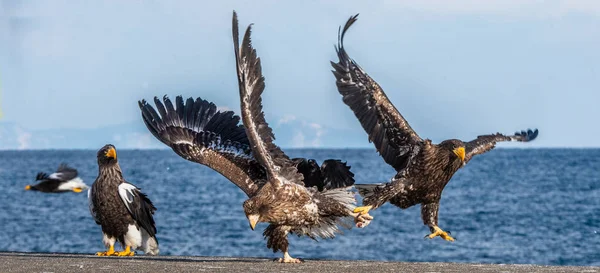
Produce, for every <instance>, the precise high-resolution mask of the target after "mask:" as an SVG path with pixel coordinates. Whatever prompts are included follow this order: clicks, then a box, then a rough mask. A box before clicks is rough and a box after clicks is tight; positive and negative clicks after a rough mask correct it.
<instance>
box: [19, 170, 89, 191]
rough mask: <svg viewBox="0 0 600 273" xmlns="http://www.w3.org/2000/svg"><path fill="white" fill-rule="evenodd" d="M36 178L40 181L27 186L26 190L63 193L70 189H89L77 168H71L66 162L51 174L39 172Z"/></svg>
mask: <svg viewBox="0 0 600 273" xmlns="http://www.w3.org/2000/svg"><path fill="white" fill-rule="evenodd" d="M35 180H36V181H40V182H39V183H37V184H35V185H27V186H25V190H26V191H28V190H32V191H41V192H49V193H63V192H70V191H72V192H82V191H83V190H86V189H88V186H87V185H86V184H85V183H83V180H81V178H79V177H78V173H77V169H74V168H71V167H69V166H68V165H67V164H65V163H62V164H60V165H59V166H58V169H57V170H56V172H55V173H52V174H50V175H48V174H47V173H45V172H39V173H38V174H37V175H36V177H35Z"/></svg>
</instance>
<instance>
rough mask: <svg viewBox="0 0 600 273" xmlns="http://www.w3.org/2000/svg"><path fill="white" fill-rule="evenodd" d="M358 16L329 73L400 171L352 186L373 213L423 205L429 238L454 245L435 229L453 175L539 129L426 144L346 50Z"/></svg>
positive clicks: (379, 147) (341, 38)
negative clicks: (479, 157)
mask: <svg viewBox="0 0 600 273" xmlns="http://www.w3.org/2000/svg"><path fill="white" fill-rule="evenodd" d="M357 16H358V14H357V15H355V16H352V17H350V19H349V20H348V22H347V23H346V25H345V26H344V28H343V30H342V31H341V33H338V45H337V47H336V51H337V54H338V58H339V62H338V63H334V62H331V64H332V66H333V68H334V70H333V74H334V75H335V78H336V84H337V88H338V91H339V93H340V94H341V95H342V97H343V101H344V103H345V104H347V105H348V106H349V107H350V109H352V111H353V112H354V114H355V116H356V117H357V118H358V120H359V121H360V123H361V125H362V127H363V129H364V130H365V131H366V132H367V134H368V135H369V141H370V142H373V143H374V144H375V148H376V149H377V151H378V152H379V154H380V155H381V157H383V159H384V161H385V162H386V163H388V164H390V165H391V166H392V167H394V169H395V170H396V171H397V172H398V173H397V174H396V176H394V178H392V180H391V182H389V183H386V184H383V185H381V184H380V185H355V187H356V188H357V189H358V191H359V193H360V195H361V196H363V197H364V200H363V206H372V207H373V208H377V207H379V206H381V205H383V204H384V203H385V202H388V201H389V202H390V203H391V204H393V205H395V206H398V207H400V208H402V209H406V208H408V207H411V206H413V205H416V204H421V217H422V219H423V223H424V224H425V225H427V226H429V229H430V231H431V234H429V235H428V236H427V237H429V238H434V237H436V236H441V237H442V238H443V239H445V240H448V241H453V240H454V239H453V238H452V237H451V236H450V235H449V234H448V233H447V232H445V231H443V230H442V229H440V228H439V227H438V209H439V206H440V198H441V196H442V191H443V189H444V187H445V186H446V184H447V183H448V181H449V180H450V179H451V178H452V175H454V173H455V172H456V171H458V169H460V168H461V167H462V166H464V165H465V164H466V163H467V162H469V160H471V158H473V156H475V155H478V154H483V153H485V152H487V151H489V150H491V149H493V148H494V146H495V145H496V142H500V141H520V142H527V141H531V140H533V139H535V138H536V137H537V135H538V130H537V129H536V130H534V131H532V130H528V131H522V132H517V133H515V135H509V136H506V135H502V134H500V133H496V134H491V135H483V136H479V137H477V138H476V139H474V140H472V141H469V142H463V141H461V140H458V139H450V140H445V141H442V142H441V143H439V144H433V143H431V141H430V140H429V139H422V138H421V137H419V135H417V133H416V132H415V131H413V129H412V128H411V127H410V125H409V124H408V122H407V121H406V120H405V119H404V118H403V117H402V115H401V114H400V113H399V112H398V110H396V108H395V107H394V105H393V104H392V103H391V102H390V101H389V100H388V98H387V96H386V95H385V93H384V92H383V89H381V87H380V86H379V85H378V84H377V83H376V82H375V81H374V80H373V79H371V77H369V76H368V75H367V73H365V72H364V70H363V69H362V68H361V67H360V66H358V64H357V63H356V62H354V60H352V59H351V58H350V57H349V56H348V54H347V53H346V51H345V50H344V44H343V42H344V34H345V33H346V31H347V30H348V28H350V26H351V25H352V24H353V23H354V22H355V21H356V20H357V19H356V17H357ZM340 29H341V27H340Z"/></svg>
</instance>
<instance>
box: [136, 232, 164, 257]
mask: <svg viewBox="0 0 600 273" xmlns="http://www.w3.org/2000/svg"><path fill="white" fill-rule="evenodd" d="M140 230H141V231H142V246H141V247H140V249H141V250H142V251H144V254H146V255H158V252H159V249H158V241H157V240H156V237H151V236H150V234H148V232H146V230H145V229H143V228H140Z"/></svg>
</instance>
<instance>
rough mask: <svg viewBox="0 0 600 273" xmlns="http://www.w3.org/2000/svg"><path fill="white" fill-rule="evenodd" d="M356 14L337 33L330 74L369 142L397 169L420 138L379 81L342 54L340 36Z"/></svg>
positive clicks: (412, 150) (404, 164)
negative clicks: (336, 61)
mask: <svg viewBox="0 0 600 273" xmlns="http://www.w3.org/2000/svg"><path fill="white" fill-rule="evenodd" d="M357 16H358V14H357V15H355V16H352V17H350V19H348V21H347V22H346V25H345V26H344V28H343V30H342V31H341V32H338V45H337V47H336V51H337V55H338V59H339V61H338V63H334V62H331V65H332V66H333V68H334V70H333V75H334V76H335V78H336V85H337V88H338V91H339V93H340V94H341V95H342V97H343V101H344V103H345V104H346V105H348V106H349V107H350V109H352V111H353V112H354V115H355V116H356V117H357V118H358V120H359V121H360V124H361V125H362V127H363V129H364V130H365V131H366V132H367V134H368V135H369V141H371V142H373V143H374V144H375V148H376V149H377V151H378V152H379V154H380V155H381V156H382V157H383V159H384V160H385V162H387V163H388V164H390V165H391V166H393V167H394V168H395V169H396V171H400V170H401V169H403V168H405V167H406V165H407V163H408V160H409V158H410V155H411V154H412V153H416V152H418V151H417V150H416V149H418V148H417V145H416V144H418V143H420V142H422V141H423V140H422V139H421V137H419V135H417V133H416V132H415V131H414V130H413V129H412V128H411V127H410V125H409V124H408V122H407V121H406V120H405V119H404V117H402V115H401V114H400V112H398V110H397V109H396V107H394V105H393V104H392V103H391V102H390V101H389V99H388V98H387V96H386V95H385V93H384V92H383V89H381V87H380V86H379V84H377V82H375V81H374V80H373V79H372V78H371V77H369V75H367V73H365V71H364V70H363V69H362V68H361V67H360V66H359V65H358V64H357V63H356V62H355V61H354V60H352V59H351V58H350V56H348V53H346V50H345V49H344V35H345V34H346V31H347V30H348V29H349V28H350V26H351V25H352V24H353V23H354V22H355V21H356V20H357V19H356V17H357Z"/></svg>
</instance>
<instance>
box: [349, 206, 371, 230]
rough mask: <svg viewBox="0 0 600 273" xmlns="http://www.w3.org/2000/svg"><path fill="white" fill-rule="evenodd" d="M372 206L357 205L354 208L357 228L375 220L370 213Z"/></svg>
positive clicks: (353, 214) (353, 213)
mask: <svg viewBox="0 0 600 273" xmlns="http://www.w3.org/2000/svg"><path fill="white" fill-rule="evenodd" d="M371 208H373V206H364V207H357V208H355V209H354V211H353V212H352V216H354V223H356V227H357V228H364V227H366V226H368V225H369V224H370V223H371V220H373V216H371V215H369V210H371Z"/></svg>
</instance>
